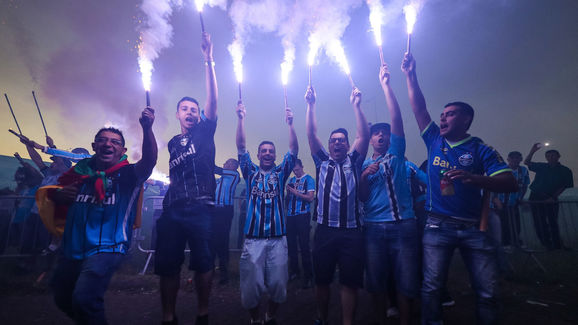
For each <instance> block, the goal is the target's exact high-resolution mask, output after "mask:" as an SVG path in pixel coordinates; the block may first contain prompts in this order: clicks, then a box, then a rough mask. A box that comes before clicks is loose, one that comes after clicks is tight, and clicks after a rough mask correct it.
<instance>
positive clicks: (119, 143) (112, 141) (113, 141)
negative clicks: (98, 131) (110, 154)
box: [94, 137, 123, 147]
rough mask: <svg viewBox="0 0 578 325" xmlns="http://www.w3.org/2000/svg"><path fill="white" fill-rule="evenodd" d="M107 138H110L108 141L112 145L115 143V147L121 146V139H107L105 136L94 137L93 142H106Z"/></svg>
mask: <svg viewBox="0 0 578 325" xmlns="http://www.w3.org/2000/svg"><path fill="white" fill-rule="evenodd" d="M109 140H110V143H112V144H113V145H115V146H117V147H122V146H123V145H122V141H120V140H119V139H109V138H106V137H98V138H96V139H94V142H95V143H98V144H103V143H106V142H108V141H109Z"/></svg>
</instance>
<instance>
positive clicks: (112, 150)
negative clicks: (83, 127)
mask: <svg viewBox="0 0 578 325" xmlns="http://www.w3.org/2000/svg"><path fill="white" fill-rule="evenodd" d="M92 150H94V158H95V159H96V161H97V162H99V163H100V164H102V165H103V166H106V167H112V166H114V165H115V164H116V163H118V162H119V160H120V158H121V157H122V155H124V154H125V153H126V148H125V147H124V146H123V145H122V138H121V137H120V135H118V134H116V133H114V132H110V131H103V132H101V133H100V134H99V135H98V136H97V137H96V138H95V139H94V142H93V143H92Z"/></svg>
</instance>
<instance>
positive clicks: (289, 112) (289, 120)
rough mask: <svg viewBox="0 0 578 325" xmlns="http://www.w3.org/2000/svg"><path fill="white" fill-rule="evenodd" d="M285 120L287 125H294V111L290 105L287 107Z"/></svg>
mask: <svg viewBox="0 0 578 325" xmlns="http://www.w3.org/2000/svg"><path fill="white" fill-rule="evenodd" d="M285 122H286V123H287V125H293V111H292V110H291V108H290V107H285Z"/></svg>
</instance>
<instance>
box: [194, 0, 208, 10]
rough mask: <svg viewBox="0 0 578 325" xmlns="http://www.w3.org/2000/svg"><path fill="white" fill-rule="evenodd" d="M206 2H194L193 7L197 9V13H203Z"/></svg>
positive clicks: (202, 0) (198, 0)
mask: <svg viewBox="0 0 578 325" xmlns="http://www.w3.org/2000/svg"><path fill="white" fill-rule="evenodd" d="M205 3H206V0H195V7H197V11H198V12H203V7H204V6H205Z"/></svg>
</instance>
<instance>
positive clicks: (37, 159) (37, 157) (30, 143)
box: [20, 135, 48, 171]
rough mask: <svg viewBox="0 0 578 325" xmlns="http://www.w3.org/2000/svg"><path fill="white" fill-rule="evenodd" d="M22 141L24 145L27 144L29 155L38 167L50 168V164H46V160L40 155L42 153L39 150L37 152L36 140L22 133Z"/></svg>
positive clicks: (41, 168)
mask: <svg viewBox="0 0 578 325" xmlns="http://www.w3.org/2000/svg"><path fill="white" fill-rule="evenodd" d="M20 142H22V143H23V144H24V145H26V150H28V155H29V156H30V159H32V161H33V162H34V164H35V165H36V166H37V167H38V169H40V171H42V170H44V169H46V168H48V166H46V165H45V164H44V162H43V161H42V157H40V154H39V153H38V152H36V149H35V144H36V143H35V142H34V141H32V140H30V139H28V138H27V137H25V136H23V135H21V136H20Z"/></svg>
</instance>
